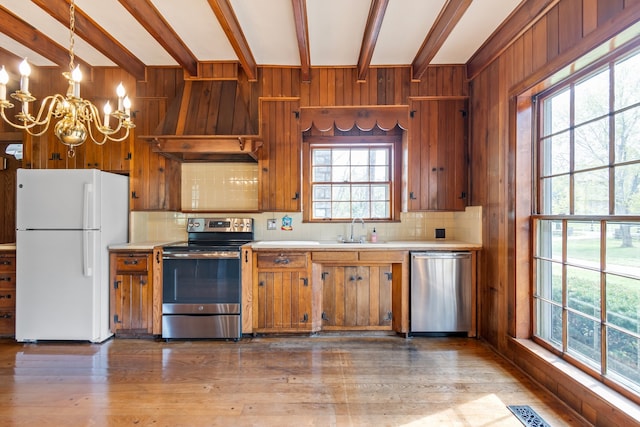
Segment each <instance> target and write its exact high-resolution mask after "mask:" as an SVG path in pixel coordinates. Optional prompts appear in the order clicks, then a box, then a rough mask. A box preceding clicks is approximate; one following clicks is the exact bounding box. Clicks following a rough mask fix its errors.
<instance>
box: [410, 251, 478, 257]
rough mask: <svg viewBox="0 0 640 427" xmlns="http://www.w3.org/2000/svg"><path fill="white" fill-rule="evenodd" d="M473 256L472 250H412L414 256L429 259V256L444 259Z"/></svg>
mask: <svg viewBox="0 0 640 427" xmlns="http://www.w3.org/2000/svg"><path fill="white" fill-rule="evenodd" d="M470 256H471V252H446V251H434V252H411V257H412V258H417V259H421V258H422V259H427V258H442V259H456V258H468V257H470Z"/></svg>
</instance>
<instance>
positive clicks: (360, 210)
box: [351, 202, 371, 218]
mask: <svg viewBox="0 0 640 427" xmlns="http://www.w3.org/2000/svg"><path fill="white" fill-rule="evenodd" d="M351 218H371V214H370V213H369V202H353V203H352V204H351Z"/></svg>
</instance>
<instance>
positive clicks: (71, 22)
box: [69, 0, 76, 72]
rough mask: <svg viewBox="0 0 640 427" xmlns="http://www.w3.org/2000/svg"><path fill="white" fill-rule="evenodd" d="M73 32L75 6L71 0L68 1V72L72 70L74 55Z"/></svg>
mask: <svg viewBox="0 0 640 427" xmlns="http://www.w3.org/2000/svg"><path fill="white" fill-rule="evenodd" d="M75 32H76V6H75V1H74V0H71V2H70V3H69V72H73V69H74V68H75V66H74V63H73V62H74V59H75V55H74V53H73V48H74V46H75V43H76V40H75Z"/></svg>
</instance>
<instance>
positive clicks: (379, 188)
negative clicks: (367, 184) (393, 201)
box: [371, 185, 391, 202]
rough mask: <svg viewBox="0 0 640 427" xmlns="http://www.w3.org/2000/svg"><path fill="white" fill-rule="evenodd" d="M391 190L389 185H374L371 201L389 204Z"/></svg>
mask: <svg viewBox="0 0 640 427" xmlns="http://www.w3.org/2000/svg"><path fill="white" fill-rule="evenodd" d="M390 191H391V189H390V187H389V185H372V186H371V200H378V201H385V202H388V201H389V199H390V197H389V193H390Z"/></svg>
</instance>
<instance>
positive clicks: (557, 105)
mask: <svg viewBox="0 0 640 427" xmlns="http://www.w3.org/2000/svg"><path fill="white" fill-rule="evenodd" d="M570 95H571V93H570V92H569V90H565V91H563V92H560V93H559V94H557V95H554V96H553V97H551V98H547V99H545V100H544V104H543V110H544V117H543V129H542V136H546V135H551V134H554V133H558V132H560V131H563V130H566V129H569V119H570V117H571V116H570V114H569V111H570V110H569V109H570V103H569V101H570Z"/></svg>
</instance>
